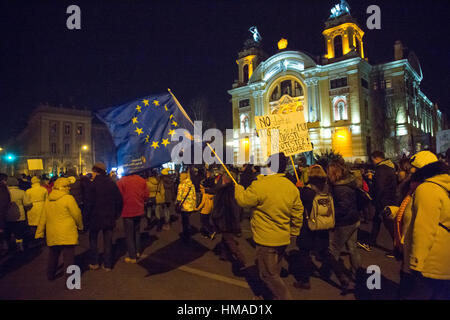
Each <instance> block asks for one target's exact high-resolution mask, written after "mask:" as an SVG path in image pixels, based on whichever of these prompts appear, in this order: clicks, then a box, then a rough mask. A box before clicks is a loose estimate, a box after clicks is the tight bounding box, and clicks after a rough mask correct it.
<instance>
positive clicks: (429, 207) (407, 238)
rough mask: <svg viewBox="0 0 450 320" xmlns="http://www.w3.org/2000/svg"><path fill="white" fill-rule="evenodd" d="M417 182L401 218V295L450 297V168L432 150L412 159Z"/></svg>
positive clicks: (433, 297)
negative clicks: (449, 246)
mask: <svg viewBox="0 0 450 320" xmlns="http://www.w3.org/2000/svg"><path fill="white" fill-rule="evenodd" d="M411 165H412V166H413V167H414V168H415V170H416V172H415V173H414V174H413V176H412V177H411V180H412V181H413V182H414V183H418V186H417V187H416V188H415V190H414V192H413V194H412V196H411V200H410V202H409V203H408V205H407V207H406V209H405V212H404V216H403V219H402V222H403V223H402V230H403V232H402V233H403V240H404V245H403V268H402V272H401V276H402V277H401V281H400V288H401V292H400V295H401V296H400V298H403V299H412V300H448V299H450V250H449V248H448V244H449V243H450V175H449V167H448V165H446V164H445V163H444V162H440V161H438V158H437V157H436V155H434V154H433V153H432V152H430V151H421V152H419V153H417V154H415V155H414V156H413V157H412V158H411Z"/></svg>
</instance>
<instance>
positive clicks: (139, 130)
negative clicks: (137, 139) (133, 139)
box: [134, 127, 144, 136]
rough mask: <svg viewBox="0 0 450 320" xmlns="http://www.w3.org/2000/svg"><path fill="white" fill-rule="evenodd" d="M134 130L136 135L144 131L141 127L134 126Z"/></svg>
mask: <svg viewBox="0 0 450 320" xmlns="http://www.w3.org/2000/svg"><path fill="white" fill-rule="evenodd" d="M134 132H136V133H137V134H138V136H140V135H141V134H143V133H144V132H143V131H142V128H138V127H136V130H134Z"/></svg>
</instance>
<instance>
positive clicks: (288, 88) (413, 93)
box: [228, 1, 443, 163]
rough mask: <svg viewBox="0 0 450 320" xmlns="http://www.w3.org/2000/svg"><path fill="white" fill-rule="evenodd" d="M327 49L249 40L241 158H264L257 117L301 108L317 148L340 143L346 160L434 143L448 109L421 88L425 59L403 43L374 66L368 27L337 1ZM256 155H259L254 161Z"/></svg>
mask: <svg viewBox="0 0 450 320" xmlns="http://www.w3.org/2000/svg"><path fill="white" fill-rule="evenodd" d="M322 34H323V36H324V38H325V50H326V54H325V55H324V56H323V57H313V56H311V55H309V54H307V53H305V52H302V51H295V50H290V49H288V43H287V40H286V39H281V40H280V42H279V43H278V47H279V51H278V52H277V53H276V54H274V55H273V56H271V57H268V56H267V55H266V54H265V53H264V52H263V50H262V48H261V43H260V42H259V41H258V42H257V41H254V40H252V39H249V40H247V41H246V42H245V44H244V48H243V49H242V50H241V51H240V52H239V54H238V60H237V61H236V62H237V65H238V80H236V81H235V83H234V84H233V86H232V89H231V90H229V91H228V93H229V94H230V95H231V96H232V99H231V101H232V112H233V142H231V141H228V143H229V144H232V145H233V146H234V154H235V159H237V158H238V156H239V157H241V158H240V159H241V161H242V159H243V160H244V161H249V160H253V161H254V162H256V163H261V162H263V158H262V154H261V148H260V145H259V138H258V137H257V135H256V130H255V121H254V118H255V116H261V115H265V114H275V113H289V112H292V111H301V112H303V113H304V115H305V120H306V121H307V122H308V128H309V133H310V138H311V141H312V143H313V145H314V152H319V153H320V151H325V150H327V149H333V150H335V151H338V152H339V153H341V154H342V155H343V156H344V157H345V158H346V160H348V161H353V160H355V159H356V158H361V159H365V160H368V157H369V155H370V153H371V152H372V151H374V150H375V149H381V150H384V151H385V152H386V153H387V155H388V156H389V157H396V156H401V155H402V154H403V153H405V154H410V153H413V152H416V151H419V150H421V149H424V148H431V147H432V146H433V145H434V140H435V135H436V132H437V131H439V130H441V129H442V126H443V119H442V118H443V115H442V114H441V112H440V111H439V109H438V107H437V105H435V104H433V103H432V102H431V101H430V100H429V99H428V98H427V97H426V95H425V94H424V93H423V92H422V91H421V89H420V83H421V81H422V79H423V74H422V69H421V67H420V63H419V60H418V59H417V57H416V56H415V54H414V53H413V52H410V53H408V54H406V53H407V52H406V49H405V48H404V47H403V45H402V43H401V42H400V41H397V42H396V43H395V45H394V60H393V61H392V62H388V63H383V64H378V65H372V64H370V63H369V61H368V58H367V57H366V55H365V52H364V42H363V37H364V31H363V30H362V29H361V28H360V26H359V25H358V23H357V22H356V21H355V19H354V18H353V17H352V16H351V15H350V10H349V7H348V6H347V5H346V3H345V1H344V5H343V4H342V3H341V5H340V6H335V7H334V8H333V10H332V15H331V16H330V18H329V19H328V21H326V22H325V29H324V30H323V32H322ZM250 155H253V157H254V158H253V159H250Z"/></svg>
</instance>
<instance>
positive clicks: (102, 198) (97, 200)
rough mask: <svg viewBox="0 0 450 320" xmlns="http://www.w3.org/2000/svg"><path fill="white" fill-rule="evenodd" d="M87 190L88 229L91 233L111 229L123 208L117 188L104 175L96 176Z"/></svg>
mask: <svg viewBox="0 0 450 320" xmlns="http://www.w3.org/2000/svg"><path fill="white" fill-rule="evenodd" d="M88 188H89V192H88V193H87V196H86V203H85V206H86V214H87V219H88V221H89V229H90V230H93V231H97V230H103V229H113V228H114V227H115V226H116V220H117V219H118V218H119V217H120V214H121V213H122V207H123V199H122V194H121V193H120V191H119V188H118V187H117V185H116V184H115V183H114V182H113V181H112V179H111V178H110V177H108V176H106V175H98V176H96V177H95V179H94V181H93V182H92V183H91V184H90V185H89V187H88Z"/></svg>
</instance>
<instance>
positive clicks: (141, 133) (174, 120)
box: [96, 93, 193, 173]
mask: <svg viewBox="0 0 450 320" xmlns="http://www.w3.org/2000/svg"><path fill="white" fill-rule="evenodd" d="M183 111H184V110H183ZM183 111H182V110H180V108H179V107H178V106H177V104H176V102H175V101H174V99H173V97H172V95H171V94H170V93H167V94H160V95H150V96H147V97H144V98H141V99H137V100H134V101H131V102H129V103H125V104H123V105H121V106H117V107H112V108H108V109H103V110H100V111H98V112H97V113H96V115H97V117H98V118H99V119H100V120H102V121H103V122H104V123H105V124H106V126H107V127H108V129H109V131H110V132H111V135H112V137H113V140H114V143H115V145H116V148H117V160H118V164H119V166H123V168H124V170H125V172H128V173H133V172H138V171H141V170H144V169H149V168H155V167H158V166H160V165H162V164H163V163H166V162H170V161H171V152H172V149H173V148H174V146H175V145H176V142H173V141H171V137H172V136H173V135H174V134H175V130H176V129H181V128H184V129H187V130H188V131H189V132H193V125H192V124H191V123H190V122H189V120H188V119H187V117H186V116H185V115H184V114H183Z"/></svg>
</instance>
